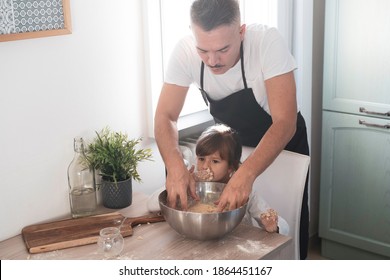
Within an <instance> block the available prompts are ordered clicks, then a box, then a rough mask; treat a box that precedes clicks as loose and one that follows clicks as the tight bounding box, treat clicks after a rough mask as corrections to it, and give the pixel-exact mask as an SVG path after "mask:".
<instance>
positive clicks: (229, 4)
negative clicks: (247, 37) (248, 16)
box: [191, 0, 240, 31]
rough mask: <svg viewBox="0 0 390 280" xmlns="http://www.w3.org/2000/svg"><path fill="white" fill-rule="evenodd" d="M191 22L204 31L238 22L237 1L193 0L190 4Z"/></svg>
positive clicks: (238, 10) (238, 8)
mask: <svg viewBox="0 0 390 280" xmlns="http://www.w3.org/2000/svg"><path fill="white" fill-rule="evenodd" d="M191 22H192V23H193V24H195V25H197V26H199V27H200V28H202V29H203V30H204V31H210V30H213V29H215V28H217V27H220V26H221V25H231V24H233V23H235V22H238V23H240V6H239V3H238V1H237V0H195V1H194V2H193V3H192V6H191Z"/></svg>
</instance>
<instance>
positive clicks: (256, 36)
mask: <svg viewBox="0 0 390 280" xmlns="http://www.w3.org/2000/svg"><path fill="white" fill-rule="evenodd" d="M191 28H192V32H193V35H194V36H193V37H186V38H184V39H183V40H181V41H180V42H179V43H178V45H177V46H176V48H175V50H174V53H173V55H172V58H171V61H170V63H169V66H168V69H167V72H166V75H165V82H164V85H163V87H162V90H161V94H160V99H159V102H158V105H157V110H156V114H155V137H156V141H157V144H158V147H159V150H160V153H161V156H162V158H163V160H164V163H165V166H166V169H167V180H166V189H167V192H168V201H169V203H170V205H175V203H176V201H177V200H178V199H180V201H181V204H182V206H183V207H184V208H186V207H187V190H189V191H190V193H191V195H192V196H196V194H195V182H194V181H193V179H192V178H191V176H190V174H189V172H188V170H187V168H186V166H185V165H184V162H183V159H182V155H181V153H180V149H179V146H178V131H177V126H176V124H177V120H178V117H179V114H180V112H181V109H182V107H183V104H184V101H185V98H186V94H187V91H188V88H189V86H190V84H191V83H195V84H197V85H198V86H199V88H200V91H201V93H202V96H203V98H204V99H205V102H206V104H209V107H210V113H211V114H212V115H213V117H214V119H215V121H216V122H221V123H225V124H227V125H229V126H230V127H232V128H234V129H235V130H236V131H238V133H239V135H240V137H241V140H242V143H243V145H246V146H252V147H256V149H255V150H254V152H253V154H252V155H251V156H249V157H248V158H247V160H245V162H243V163H242V165H241V167H240V168H239V169H238V171H237V172H236V173H235V174H234V175H233V176H232V178H231V179H230V181H229V183H228V184H227V185H226V187H225V190H224V192H223V193H222V195H221V197H220V199H219V204H218V209H219V210H222V209H224V208H225V207H226V206H227V205H228V207H229V209H234V208H237V207H239V206H241V205H243V204H244V203H245V202H246V201H247V200H248V197H249V194H250V193H251V190H252V185H253V182H254V180H255V179H256V177H257V176H259V175H260V174H261V173H262V172H263V171H264V170H265V169H266V168H267V167H268V166H269V165H270V164H271V163H272V162H273V160H274V159H275V158H276V157H277V156H278V155H279V153H280V152H281V151H282V150H283V149H286V150H290V151H294V152H299V153H302V154H307V155H308V154H309V149H308V143H307V135H306V126H305V121H304V119H303V117H302V115H301V114H300V113H298V109H297V101H296V89H295V80H294V74H293V70H295V69H296V64H295V61H294V59H293V57H292V56H291V54H290V52H289V51H288V48H287V47H286V44H285V42H284V41H283V39H282V37H281V36H280V34H279V33H278V32H277V30H276V29H274V28H268V27H266V26H262V25H251V26H248V27H247V26H246V25H245V24H241V20H240V11H239V5H238V2H237V1H236V0H196V1H194V2H193V4H192V6H191ZM270 187H272V186H270ZM307 200H308V199H307V186H306V188H305V195H304V201H303V205H302V206H303V207H302V218H301V221H302V223H301V234H300V236H301V244H300V247H301V258H302V259H304V258H306V254H307V244H308V221H309V214H308V201H307Z"/></svg>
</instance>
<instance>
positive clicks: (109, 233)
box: [97, 227, 124, 259]
mask: <svg viewBox="0 0 390 280" xmlns="http://www.w3.org/2000/svg"><path fill="white" fill-rule="evenodd" d="M97 244H98V248H99V250H98V251H99V253H101V254H103V256H104V258H107V259H111V258H115V257H117V256H119V255H120V253H121V252H122V250H123V244H124V240H123V237H122V234H121V232H120V230H119V228H117V227H107V228H104V229H102V230H100V235H99V239H98V242H97Z"/></svg>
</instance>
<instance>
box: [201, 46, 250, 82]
mask: <svg viewBox="0 0 390 280" xmlns="http://www.w3.org/2000/svg"><path fill="white" fill-rule="evenodd" d="M240 58H241V74H242V80H243V82H244V87H245V89H247V88H248V85H247V84H246V78H245V68H244V47H243V44H242V41H241V46H240ZM202 88H203V86H202Z"/></svg>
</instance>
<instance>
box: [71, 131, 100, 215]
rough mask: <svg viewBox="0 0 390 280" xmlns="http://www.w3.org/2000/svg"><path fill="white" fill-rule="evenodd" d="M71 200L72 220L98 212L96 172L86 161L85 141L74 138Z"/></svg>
mask: <svg viewBox="0 0 390 280" xmlns="http://www.w3.org/2000/svg"><path fill="white" fill-rule="evenodd" d="M68 184H69V200H70V209H71V214H72V218H79V217H84V216H90V215H92V214H94V212H95V210H96V205H97V200H96V188H95V174H94V170H91V169H90V168H89V167H88V164H87V162H86V160H85V153H84V140H83V138H81V137H77V138H74V157H73V160H72V161H71V163H70V164H69V167H68Z"/></svg>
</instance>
